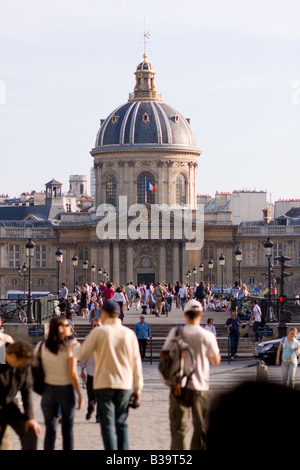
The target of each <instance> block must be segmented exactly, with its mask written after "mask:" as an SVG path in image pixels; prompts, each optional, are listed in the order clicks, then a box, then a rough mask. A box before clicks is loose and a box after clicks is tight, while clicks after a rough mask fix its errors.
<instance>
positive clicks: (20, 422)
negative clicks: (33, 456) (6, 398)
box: [0, 402, 37, 450]
mask: <svg viewBox="0 0 300 470" xmlns="http://www.w3.org/2000/svg"><path fill="white" fill-rule="evenodd" d="M25 422H26V419H25V416H24V414H23V413H21V411H20V410H19V408H18V406H17V405H15V403H13V402H12V403H9V404H8V405H6V406H4V407H3V408H2V409H1V411H0V444H1V442H2V438H3V435H4V432H5V429H6V426H7V425H9V426H11V428H12V429H13V430H14V431H15V432H16V433H17V434H18V436H19V438H20V441H21V446H22V450H36V448H37V437H36V435H35V432H34V430H33V429H32V428H30V429H29V430H28V432H26V431H25Z"/></svg>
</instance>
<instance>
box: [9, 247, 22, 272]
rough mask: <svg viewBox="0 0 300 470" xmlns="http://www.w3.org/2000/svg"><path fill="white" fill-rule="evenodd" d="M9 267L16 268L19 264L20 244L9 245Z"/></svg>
mask: <svg viewBox="0 0 300 470" xmlns="http://www.w3.org/2000/svg"><path fill="white" fill-rule="evenodd" d="M8 251H9V267H10V268H18V267H19V264H20V246H19V245H9V248H8Z"/></svg>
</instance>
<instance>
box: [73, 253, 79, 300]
mask: <svg viewBox="0 0 300 470" xmlns="http://www.w3.org/2000/svg"><path fill="white" fill-rule="evenodd" d="M72 264H73V268H74V293H75V292H76V268H77V266H78V256H76V255H75V254H74V256H73V258H72Z"/></svg>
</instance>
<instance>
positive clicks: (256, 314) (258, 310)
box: [252, 304, 261, 322]
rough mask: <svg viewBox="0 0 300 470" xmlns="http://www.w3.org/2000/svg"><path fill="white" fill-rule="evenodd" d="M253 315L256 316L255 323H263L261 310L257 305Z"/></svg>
mask: <svg viewBox="0 0 300 470" xmlns="http://www.w3.org/2000/svg"><path fill="white" fill-rule="evenodd" d="M252 313H253V315H254V321H257V322H261V310H260V307H259V306H258V305H257V304H255V305H254V307H253V309H252Z"/></svg>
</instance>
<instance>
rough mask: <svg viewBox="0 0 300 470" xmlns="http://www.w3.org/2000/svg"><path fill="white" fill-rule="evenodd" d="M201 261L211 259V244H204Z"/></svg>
mask: <svg viewBox="0 0 300 470" xmlns="http://www.w3.org/2000/svg"><path fill="white" fill-rule="evenodd" d="M203 259H205V260H210V259H213V247H212V244H211V243H204V247H203Z"/></svg>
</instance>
